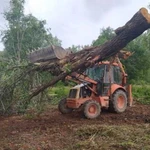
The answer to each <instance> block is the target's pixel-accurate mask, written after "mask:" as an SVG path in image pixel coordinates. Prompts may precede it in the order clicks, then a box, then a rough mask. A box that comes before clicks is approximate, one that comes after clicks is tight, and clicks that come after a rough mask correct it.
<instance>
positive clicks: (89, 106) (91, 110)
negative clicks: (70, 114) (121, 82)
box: [83, 100, 101, 119]
mask: <svg viewBox="0 0 150 150" xmlns="http://www.w3.org/2000/svg"><path fill="white" fill-rule="evenodd" d="M100 112H101V106H100V104H99V103H98V102H96V101H94V100H89V101H87V102H86V103H85V104H84V108H83V113H84V116H85V117H86V118H88V119H94V118H97V117H98V116H99V115H100Z"/></svg>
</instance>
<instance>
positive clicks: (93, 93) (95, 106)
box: [29, 46, 133, 119]
mask: <svg viewBox="0 0 150 150" xmlns="http://www.w3.org/2000/svg"><path fill="white" fill-rule="evenodd" d="M44 51H46V52H44ZM59 52H60V53H62V54H63V55H59V54H60V53H59ZM39 53H42V55H43V57H41V56H39ZM70 53H71V52H69V51H66V50H64V49H62V48H61V47H54V46H53V47H50V48H47V49H43V50H41V51H40V52H38V51H36V52H32V53H30V55H29V59H30V61H31V62H34V63H36V62H41V60H42V61H43V60H44V57H45V56H46V59H49V60H52V59H61V58H62V57H63V58H64V57H68V56H69V54H70ZM130 55H131V53H130V52H125V51H121V52H120V53H118V54H117V55H116V56H114V57H112V58H111V60H110V61H104V62H99V63H97V64H95V65H94V66H92V67H90V68H87V69H86V71H85V72H84V73H82V74H79V73H76V72H73V73H71V74H70V75H69V76H67V77H66V80H71V81H73V82H75V83H77V85H76V86H74V87H72V88H71V89H70V92H69V95H68V97H67V98H64V99H62V100H61V101H60V102H59V105H58V109H59V111H60V112H61V113H62V114H68V113H71V112H72V111H73V110H78V109H79V110H81V111H82V112H83V114H84V116H85V117H86V118H89V119H94V118H97V117H98V116H99V115H100V113H101V109H102V108H105V109H108V110H110V111H112V112H116V113H122V112H124V111H125V110H126V108H127V106H132V101H133V100H132V92H131V85H127V74H126V73H125V71H124V68H123V66H122V63H121V62H120V59H119V58H123V59H126V58H128V57H129V56H130ZM60 57H61V58H60ZM33 60H34V61H33ZM44 61H46V60H44Z"/></svg>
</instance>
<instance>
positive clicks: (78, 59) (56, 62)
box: [0, 8, 150, 112]
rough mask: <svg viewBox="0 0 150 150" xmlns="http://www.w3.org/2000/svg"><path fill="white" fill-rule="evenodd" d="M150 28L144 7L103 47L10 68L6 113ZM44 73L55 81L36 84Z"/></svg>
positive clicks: (2, 100) (2, 99)
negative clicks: (52, 76)
mask: <svg viewBox="0 0 150 150" xmlns="http://www.w3.org/2000/svg"><path fill="white" fill-rule="evenodd" d="M149 28H150V15H149V14H148V11H147V10H146V9H145V8H141V9H140V10H139V11H138V12H137V13H136V14H135V15H134V16H133V17H132V18H131V20H129V21H128V22H127V23H126V24H125V25H124V26H123V27H120V28H118V29H116V30H115V33H116V36H115V37H113V38H112V39H111V40H110V41H108V42H106V43H105V44H103V45H101V46H96V47H89V48H85V49H83V50H81V51H78V52H76V53H71V54H69V55H67V56H66V57H64V58H62V59H50V60H47V61H46V62H42V63H40V64H39V65H33V64H26V65H25V66H10V69H8V70H4V75H7V76H6V77H7V78H6V77H5V76H4V77H5V80H3V78H2V79H1V82H0V83H1V84H0V90H1V94H0V105H1V106H2V109H3V111H4V112H6V111H7V110H8V109H9V107H11V105H13V104H14V103H15V104H16V103H19V104H17V105H20V103H23V105H24V103H25V105H28V103H29V102H30V100H31V99H32V98H33V97H35V96H37V95H38V96H39V97H40V94H39V93H42V92H43V91H44V90H45V89H46V88H48V87H52V86H53V85H54V84H56V83H57V82H58V81H59V80H64V79H65V77H66V76H68V75H71V73H73V72H79V73H80V72H83V71H84V70H85V69H86V68H87V67H90V66H92V65H94V64H95V63H97V62H99V61H102V60H104V59H108V58H109V57H111V56H114V55H115V54H116V53H118V52H119V51H120V50H121V49H123V48H124V47H125V46H126V45H127V44H128V43H129V42H130V41H132V40H133V39H135V38H136V37H138V36H139V35H141V34H142V33H143V32H144V31H145V30H147V29H149ZM6 62H7V61H6ZM8 66H9V64H8ZM41 71H42V72H43V71H46V72H50V73H51V74H53V75H54V78H48V79H49V81H45V82H42V81H43V80H40V82H36V84H34V81H36V79H34V74H35V75H36V73H37V72H38V73H40V72H41ZM7 72H8V73H7ZM1 74H2V73H1ZM48 74H49V73H48ZM1 76H3V74H2V75H1ZM7 79H8V80H7ZM33 80H34V81H33ZM32 83H33V84H32ZM41 83H42V84H41ZM16 93H17V94H16ZM41 95H42V94H41ZM36 100H37V97H36Z"/></svg>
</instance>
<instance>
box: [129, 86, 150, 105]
mask: <svg viewBox="0 0 150 150" xmlns="http://www.w3.org/2000/svg"><path fill="white" fill-rule="evenodd" d="M132 93H133V97H134V99H135V100H136V101H138V102H140V103H142V104H150V86H149V85H134V86H133V89H132Z"/></svg>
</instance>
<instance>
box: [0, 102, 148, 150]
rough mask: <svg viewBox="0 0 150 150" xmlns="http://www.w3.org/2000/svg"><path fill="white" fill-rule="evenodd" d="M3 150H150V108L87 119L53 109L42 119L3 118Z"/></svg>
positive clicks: (0, 146)
mask: <svg viewBox="0 0 150 150" xmlns="http://www.w3.org/2000/svg"><path fill="white" fill-rule="evenodd" d="M0 128H1V129H0V150H28V149H29V150H30V149H31V150H73V149H81V150H82V149H83V150H84V149H92V150H94V149H97V150H99V149H110V150H111V149H123V150H126V149H144V150H146V149H147V150H148V149H150V105H142V104H135V105H134V106H133V107H129V108H128V109H127V110H126V112H124V113H122V114H115V113H110V112H107V111H103V112H102V113H101V115H100V116H99V118H97V119H94V120H88V119H85V118H84V117H83V116H82V114H81V113H80V112H73V113H71V114H67V115H62V114H60V113H59V112H58V110H57V108H50V109H49V110H46V111H45V112H44V113H42V114H41V115H40V116H36V115H33V114H27V115H22V116H11V117H0Z"/></svg>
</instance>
